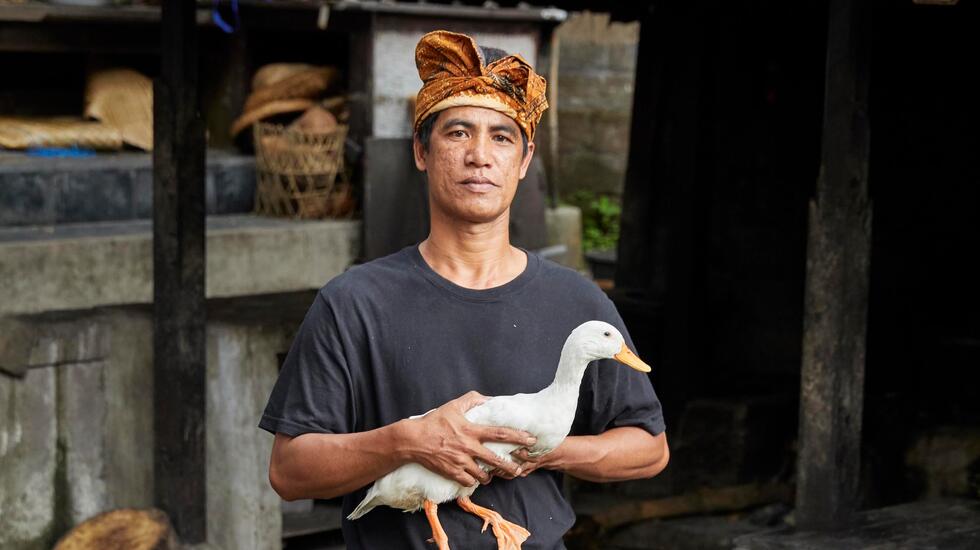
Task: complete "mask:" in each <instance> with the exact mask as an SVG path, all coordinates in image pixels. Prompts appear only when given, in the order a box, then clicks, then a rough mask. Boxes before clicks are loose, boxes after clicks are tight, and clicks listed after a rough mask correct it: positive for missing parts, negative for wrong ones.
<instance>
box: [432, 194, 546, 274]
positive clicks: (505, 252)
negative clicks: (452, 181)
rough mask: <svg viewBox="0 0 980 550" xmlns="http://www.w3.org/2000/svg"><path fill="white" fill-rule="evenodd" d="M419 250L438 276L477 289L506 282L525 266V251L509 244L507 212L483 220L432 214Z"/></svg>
mask: <svg viewBox="0 0 980 550" xmlns="http://www.w3.org/2000/svg"><path fill="white" fill-rule="evenodd" d="M419 252H420V253H421V254H422V258H424V259H425V262H426V263H427V264H429V267H431V268H432V269H433V271H435V272H436V273H438V274H439V275H441V276H442V277H445V278H446V279H448V280H450V281H452V282H453V283H455V284H457V285H459V286H461V287H464V288H471V289H477V290H480V289H486V288H493V287H497V286H500V285H503V284H506V283H508V282H510V281H512V280H514V279H515V278H516V277H517V276H518V275H520V274H521V273H522V272H523V271H524V269H525V268H526V267H527V254H525V253H524V252H523V251H522V250H520V249H518V248H515V247H514V246H511V244H510V216H509V212H505V213H504V214H503V215H501V216H500V217H499V218H497V219H496V220H493V221H492V222H489V223H484V224H470V223H461V222H458V221H455V222H448V221H447V220H439V219H436V218H435V216H434V217H433V219H432V228H431V229H430V231H429V236H428V238H426V239H425V240H424V241H422V243H421V244H420V245H419Z"/></svg>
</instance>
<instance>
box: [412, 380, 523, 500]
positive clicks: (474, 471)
mask: <svg viewBox="0 0 980 550" xmlns="http://www.w3.org/2000/svg"><path fill="white" fill-rule="evenodd" d="M487 399H488V398H487V397H485V396H483V395H480V394H479V393H477V392H475V391H472V392H469V393H467V394H465V395H463V396H461V397H458V398H456V399H453V400H452V401H450V402H448V403H446V404H445V405H443V406H441V407H439V408H438V409H435V410H433V411H431V412H429V413H428V414H426V415H425V416H423V417H420V418H415V419H411V420H407V421H404V426H403V428H404V433H405V439H404V447H403V450H404V452H406V453H407V454H408V458H409V460H410V461H411V462H417V463H419V464H421V465H422V466H425V467H426V468H427V469H429V470H432V471H433V472H435V473H437V474H439V475H442V476H443V477H446V478H449V479H452V480H453V481H455V482H456V483H459V484H460V485H463V486H464V487H469V486H472V485H474V484H476V483H477V482H480V483H489V482H490V479H491V477H492V476H491V475H490V474H488V473H487V472H484V471H483V468H481V467H480V465H479V464H478V463H477V460H480V461H481V462H483V463H485V464H487V465H489V466H490V467H491V468H493V469H496V470H499V471H500V472H502V473H503V474H504V475H509V476H511V477H513V476H516V475H520V473H521V468H520V467H519V466H518V465H517V464H514V463H512V462H509V461H506V460H502V459H500V458H499V457H498V456H497V455H495V454H494V453H493V452H492V451H490V449H487V448H486V447H484V446H483V443H484V442H487V441H495V442H501V443H514V444H516V445H522V446H524V445H534V443H535V439H534V437H533V436H532V435H531V434H529V433H527V432H524V431H521V430H514V429H511V428H504V427H499V426H481V425H479V424H473V423H472V422H470V421H468V420H466V417H465V416H464V415H465V414H466V411H468V410H470V409H472V408H473V407H476V406H477V405H480V404H482V403H484V402H486V400H487Z"/></svg>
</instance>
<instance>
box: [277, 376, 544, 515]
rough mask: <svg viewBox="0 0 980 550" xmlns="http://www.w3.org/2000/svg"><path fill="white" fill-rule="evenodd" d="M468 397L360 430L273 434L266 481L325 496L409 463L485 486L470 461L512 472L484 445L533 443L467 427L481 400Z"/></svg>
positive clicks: (291, 491) (282, 490) (285, 491)
mask: <svg viewBox="0 0 980 550" xmlns="http://www.w3.org/2000/svg"><path fill="white" fill-rule="evenodd" d="M486 399H487V398H486V397H484V396H482V395H480V394H478V393H476V392H470V393H467V394H466V395H463V396H462V397H459V398H457V399H454V400H452V401H450V402H448V403H446V404H445V405H443V406H441V407H439V408H438V409H436V410H434V411H432V412H429V413H428V414H426V415H425V416H423V417H420V418H416V419H410V420H400V421H398V422H395V423H394V424H390V425H388V426H384V427H382V428H378V429H375V430H370V431H367V432H360V433H352V434H316V433H308V434H302V435H299V436H296V437H290V436H288V435H285V434H282V433H277V434H276V440H275V443H274V444H273V446H272V459H271V461H270V463H269V481H270V482H271V484H272V488H273V489H275V491H276V492H277V493H279V496H281V497H282V498H284V499H286V500H296V499H300V498H333V497H336V496H340V495H344V494H347V493H350V492H353V491H354V490H356V489H358V488H360V487H363V486H365V485H367V484H368V483H371V482H373V481H375V480H376V479H378V478H380V477H382V476H384V475H385V474H387V473H389V472H391V471H392V470H394V469H396V468H398V467H399V466H402V465H403V464H406V463H408V462H417V463H419V464H421V465H423V466H425V467H426V468H428V469H429V470H432V471H433V472H436V473H438V474H440V475H442V476H444V477H447V478H449V479H453V480H455V481H456V482H457V483H459V484H461V485H464V486H470V485H473V484H474V483H476V482H478V481H479V482H481V483H487V482H489V481H490V476H489V475H488V474H487V473H486V472H484V471H483V469H482V468H480V466H479V464H477V462H476V460H477V459H479V460H480V461H482V462H484V463H486V464H489V465H491V466H493V467H494V468H497V469H499V470H502V471H505V472H507V474H508V475H511V476H513V475H518V474H520V471H521V470H520V468H519V467H518V466H517V465H516V464H511V463H508V462H506V461H503V460H501V459H500V458H498V457H497V456H496V455H495V454H494V453H493V452H491V451H490V450H489V449H487V448H486V447H484V446H483V442H485V441H500V442H507V443H515V444H518V445H533V444H534V439H533V438H532V437H531V435H530V434H528V433H527V432H523V431H519V430H512V429H509V428H501V427H492V426H480V425H477V424H472V423H470V422H469V421H467V420H466V418H465V417H464V416H463V415H464V414H465V413H466V411H468V410H469V409H471V408H473V407H475V406H477V405H479V404H481V403H483V402H484V401H486Z"/></svg>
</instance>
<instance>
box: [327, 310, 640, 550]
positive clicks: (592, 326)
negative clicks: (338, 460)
mask: <svg viewBox="0 0 980 550" xmlns="http://www.w3.org/2000/svg"><path fill="white" fill-rule="evenodd" d="M597 359H616V360H617V361H620V362H621V363H624V364H626V365H628V366H630V367H632V368H634V369H636V370H638V371H641V372H650V367H649V366H648V365H647V364H646V363H644V362H643V361H641V360H640V358H639V357H637V356H636V355H635V354H634V353H633V352H632V351H630V349H629V347H627V345H626V342H625V340H624V339H623V336H622V334H620V332H619V331H618V330H616V327H614V326H612V325H610V324H609V323H604V322H602V321H588V322H585V323H582V324H581V325H579V326H578V327H577V328H575V330H573V331H572V333H571V334H570V335H569V336H568V339H567V340H565V345H564V347H562V350H561V358H560V360H559V361H558V372H557V373H555V380H554V382H552V383H551V385H550V386H548V387H547V388H544V389H543V390H541V391H539V392H537V393H519V394H516V395H505V396H498V397H492V398H490V399H489V400H488V401H486V402H485V403H483V404H482V405H479V406H477V407H473V408H472V409H470V410H469V411H468V412H467V413H466V418H467V420H469V421H470V422H473V423H476V424H482V425H485V426H506V427H510V428H515V429H518V430H525V431H527V432H529V433H531V434H532V435H534V436H535V437H536V438H537V443H536V444H535V445H534V446H533V447H531V448H530V449H529V451H530V454H532V455H533V456H540V455H543V454H546V453H549V452H551V451H552V450H553V449H554V448H555V447H557V446H558V445H560V444H561V442H562V441H564V439H565V436H567V435H568V432H569V430H570V429H571V427H572V420H573V419H574V418H575V409H576V407H577V405H578V392H579V386H580V385H581V383H582V376H584V375H585V369H586V367H588V366H589V363H591V362H592V361H595V360H597ZM427 414H428V413H427ZM485 445H486V447H487V448H488V449H490V450H491V451H493V452H494V453H496V455H497V456H499V457H501V458H502V459H504V460H507V461H511V462H513V461H514V459H513V457H511V454H510V453H511V452H512V451H514V450H515V449H517V448H518V447H519V446H518V445H514V444H510V443H495V442H488V443H485ZM481 466H482V467H483V468H484V470H486V471H489V470H490V467H489V466H487V465H485V464H482V463H481ZM477 487H479V484H478V483H477V484H474V485H473V486H471V487H464V486H462V485H460V484H458V483H456V482H455V481H452V480H449V479H446V478H444V477H442V476H440V475H439V474H436V473H434V472H432V471H430V470H427V469H426V468H425V467H423V466H421V465H419V464H416V463H411V464H406V465H404V466H401V467H400V468H398V469H396V470H394V471H392V472H391V473H389V474H387V475H386V476H384V477H382V478H381V479H379V480H377V481H376V482H374V485H372V486H371V488H370V489H369V490H368V493H367V496H365V497H364V500H363V501H361V503H360V504H358V505H357V508H355V509H354V511H353V512H352V513H351V514H350V515H349V516H347V519H351V520H355V519H357V518H359V517H361V516H363V515H364V514H366V513H368V512H370V511H371V510H372V509H374V507H375V506H379V505H382V504H384V505H387V506H391V507H392V508H398V509H401V510H405V511H407V512H415V511H418V510H419V509H420V508H424V509H425V514H426V516H427V517H428V520H429V525H430V526H431V527H432V536H433V539H434V541H435V542H436V544H437V545H438V547H439V550H449V543H448V539H447V537H446V532H445V531H444V530H443V528H442V525H440V523H439V518H438V516H437V515H436V509H437V508H436V507H437V505H438V504H440V503H443V502H447V501H449V500H452V499H456V502H457V503H458V504H459V506H460V507H461V508H463V509H464V510H466V511H468V512H470V513H473V514H475V515H477V516H479V517H480V518H482V519H483V530H484V531H485V530H486V528H487V525H492V526H493V533H494V535H495V536H496V537H497V547H498V548H499V549H500V550H513V549H520V547H521V544H522V543H523V542H524V541H525V540H527V538H528V537H529V536H530V533H529V532H528V531H527V530H526V529H524V528H523V527H521V526H519V525H516V524H514V523H511V522H509V521H507V520H505V519H503V518H502V517H501V516H500V514H498V513H497V512H494V511H493V510H490V509H487V508H483V507H482V506H477V505H476V504H474V503H473V501H471V500H470V498H469V497H470V495H472V494H473V492H474V491H476V488H477Z"/></svg>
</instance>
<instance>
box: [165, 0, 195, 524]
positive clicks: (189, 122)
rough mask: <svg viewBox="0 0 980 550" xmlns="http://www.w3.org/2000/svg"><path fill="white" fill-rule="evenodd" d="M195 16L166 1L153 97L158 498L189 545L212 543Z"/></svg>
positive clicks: (182, 3) (178, 0)
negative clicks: (208, 502) (208, 503)
mask: <svg viewBox="0 0 980 550" xmlns="http://www.w3.org/2000/svg"><path fill="white" fill-rule="evenodd" d="M195 12H196V3H194V2H189V1H187V0H165V1H164V2H163V5H162V16H161V18H162V24H161V26H162V31H163V35H162V43H161V46H162V47H161V71H160V77H159V78H158V79H157V80H156V82H155V85H154V89H153V139H154V148H153V321H154V325H153V357H154V360H153V385H154V387H153V402H154V407H153V408H154V436H155V449H154V484H155V489H154V493H155V499H156V503H157V506H158V507H160V508H162V509H163V510H164V511H165V512H167V514H169V515H170V518H171V519H172V521H173V524H174V527H175V528H176V530H177V533H178V534H179V535H180V537H181V539H182V540H183V542H185V543H199V542H204V541H205V539H206V534H207V533H206V528H205V525H206V499H205V438H204V420H205V418H204V407H205V302H204V242H205V241H204V213H205V209H204V208H205V207H204V204H205V203H204V197H205V195H204V170H205V167H204V159H205V139H204V122H203V120H202V119H201V116H200V113H199V97H198V69H197V68H198V49H197V27H196V24H195Z"/></svg>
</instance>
